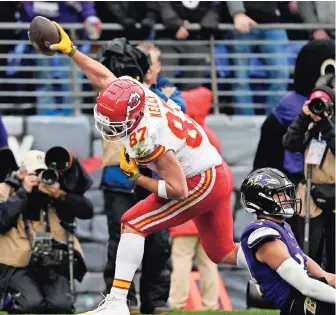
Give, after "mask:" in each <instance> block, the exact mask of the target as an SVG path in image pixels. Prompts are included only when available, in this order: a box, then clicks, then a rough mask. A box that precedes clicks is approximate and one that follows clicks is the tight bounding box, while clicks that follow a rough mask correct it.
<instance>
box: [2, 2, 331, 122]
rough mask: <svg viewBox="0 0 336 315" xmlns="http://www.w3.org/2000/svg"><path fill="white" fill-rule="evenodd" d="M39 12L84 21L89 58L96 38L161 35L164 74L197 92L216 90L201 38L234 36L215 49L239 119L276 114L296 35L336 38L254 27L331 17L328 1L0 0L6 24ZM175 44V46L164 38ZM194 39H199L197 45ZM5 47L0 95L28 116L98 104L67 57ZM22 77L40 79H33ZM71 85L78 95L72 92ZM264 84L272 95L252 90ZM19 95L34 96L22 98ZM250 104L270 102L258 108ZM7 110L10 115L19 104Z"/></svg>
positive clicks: (8, 36) (10, 32)
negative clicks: (113, 27) (193, 26)
mask: <svg viewBox="0 0 336 315" xmlns="http://www.w3.org/2000/svg"><path fill="white" fill-rule="evenodd" d="M37 15H42V16H45V17H47V18H49V19H51V20H55V21H57V22H60V23H63V24H64V23H83V25H84V28H83V30H78V31H76V32H75V33H72V36H73V37H76V40H75V41H77V42H78V41H79V40H82V41H81V42H80V44H78V46H79V49H80V51H82V52H83V53H85V54H90V53H92V54H96V53H97V52H99V50H100V47H101V45H97V44H96V43H95V42H94V41H95V40H97V39H99V40H103V41H109V40H112V39H113V38H116V37H126V38H127V39H128V40H135V41H148V40H150V41H153V40H158V41H161V42H159V44H158V46H159V48H160V50H161V56H162V58H161V60H160V63H161V64H162V67H161V75H162V77H165V78H168V79H170V80H171V81H172V82H173V83H175V84H176V85H177V86H178V87H179V88H180V89H181V90H190V89H193V88H196V87H198V86H200V85H203V86H207V87H211V84H210V83H209V82H210V81H211V80H209V77H210V73H211V71H210V56H209V45H208V44H205V43H204V41H205V40H209V39H210V37H211V36H214V38H215V39H218V40H228V41H227V42H226V44H223V43H218V44H216V45H215V49H214V50H215V54H216V66H217V75H218V77H219V78H222V79H229V80H222V81H220V83H219V85H218V88H219V90H220V91H230V92H227V93H222V94H220V102H222V103H225V104H232V107H230V106H229V107H228V108H225V109H224V111H225V113H228V114H232V113H233V114H242V115H254V114H268V113H270V111H271V110H272V108H273V107H274V106H275V105H276V104H277V103H278V101H279V99H280V97H281V96H282V95H283V94H284V93H285V92H286V91H287V90H290V86H289V85H288V82H290V81H289V78H290V77H291V71H290V66H293V65H294V63H295V57H296V54H297V53H298V51H299V50H300V48H301V47H302V45H303V44H302V43H301V44H298V43H297V42H291V41H297V40H309V39H312V38H313V39H333V38H334V36H335V34H334V32H330V30H325V29H323V28H319V29H312V30H310V31H308V30H285V29H282V28H279V27H277V28H274V29H259V28H253V27H254V26H255V25H259V24H278V23H280V24H281V23H314V24H328V23H332V21H334V20H335V19H334V16H335V8H334V3H333V2H331V1H326V2H322V1H321V2H319V1H317V2H315V1H268V2H267V3H265V2H258V1H256V2H255V1H254V2H248V1H230V2H229V1H213V2H207V1H204V2H203V1H202V2H200V1H176V2H175V1H174V2H170V1H162V2H161V1H157V2H151V1H148V2H146V1H144V2H143V1H125V2H121V1H120V2H119V1H112V2H109V1H97V2H94V1H85V2H84V1H83V2H82V1H66V2H62V1H53V2H47V1H25V2H23V1H15V2H9V1H2V2H1V3H0V17H1V19H0V20H1V21H2V22H12V23H17V22H19V23H20V22H26V23H29V22H30V21H31V20H32V19H33V18H34V17H35V16H37ZM108 23H117V24H120V25H121V26H122V27H123V28H122V29H121V30H111V29H108V30H107V29H104V27H103V26H104V24H108ZM157 23H162V24H163V26H164V29H162V30H155V28H154V25H155V24H157ZM190 23H197V24H199V25H200V28H199V29H198V30H193V29H190V28H188V25H189V24H190ZM220 23H225V24H231V23H233V25H234V30H227V31H223V30H219V24H220ZM103 29H104V30H103ZM0 36H1V37H0V40H13V39H14V40H23V39H24V40H27V39H28V38H27V33H26V31H21V30H18V29H6V30H2V31H1V35H0ZM169 40H170V41H171V40H174V41H177V42H176V43H175V44H172V43H171V42H167V43H168V44H164V42H162V41H169ZM195 40H198V41H201V42H199V43H198V44H194V43H195V42H194V43H193V41H195ZM256 41H257V42H256ZM258 41H259V42H258ZM263 41H264V42H263ZM272 42H274V43H272ZM8 43H9V44H8ZM0 53H1V54H8V56H7V58H1V59H0V63H1V64H0V66H1V68H0V69H1V70H0V73H1V77H2V78H6V79H9V80H8V83H7V82H4V84H2V91H4V92H5V94H2V96H0V103H5V104H12V105H13V104H15V105H18V106H19V105H20V104H21V105H22V104H27V103H28V104H36V107H35V106H34V109H33V110H32V111H28V112H27V111H26V113H28V114H35V113H36V114H40V115H45V114H47V115H69V114H71V113H73V107H74V106H73V104H74V102H75V101H76V102H78V103H80V104H83V103H86V104H92V103H93V102H94V97H92V96H91V95H92V94H90V93H87V94H84V96H83V93H82V92H90V91H92V87H91V86H90V84H87V83H85V82H83V79H84V77H83V75H82V74H80V73H78V75H77V82H78V84H77V86H76V87H74V84H73V82H72V80H71V76H72V75H73V73H72V72H71V66H70V63H69V60H67V59H66V58H63V57H62V56H61V55H59V54H56V55H55V56H54V57H53V58H35V57H38V56H34V57H32V58H22V55H29V54H36V52H35V51H33V49H32V46H31V45H28V44H25V43H22V42H21V43H18V44H16V45H15V44H12V42H8V41H7V42H5V43H4V44H1V45H0ZM267 54H269V55H267ZM237 56H242V57H241V58H238V57H237ZM270 56H271V57H270ZM293 56H294V57H293ZM32 67H35V68H34V69H35V70H34V71H31V69H32ZM11 79H19V80H18V81H15V80H11ZM20 79H34V80H31V81H30V82H29V83H27V81H23V80H20ZM253 79H262V80H259V81H258V80H257V81H253ZM222 82H225V83H222ZM226 82H229V83H226ZM34 90H36V92H33V91H34ZM74 90H77V91H78V94H79V95H77V96H74V94H73V91H74ZM231 90H232V92H231ZM261 90H262V91H266V92H264V93H259V94H258V93H254V92H255V91H261ZM18 91H20V92H21V91H25V92H27V93H26V94H20V93H16V94H15V92H18ZM85 95H90V96H88V97H87V96H85ZM258 95H261V96H258ZM253 104H254V105H255V104H266V106H259V107H258V106H257V105H256V106H254V105H253ZM46 105H48V106H46ZM18 106H17V107H16V111H15V112H16V113H17V108H18ZM5 107H6V106H5ZM260 107H263V108H260ZM5 112H6V113H9V114H10V113H13V110H6V111H5ZM21 113H25V112H24V111H21Z"/></svg>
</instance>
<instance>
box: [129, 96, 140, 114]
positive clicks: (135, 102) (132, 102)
mask: <svg viewBox="0 0 336 315" xmlns="http://www.w3.org/2000/svg"><path fill="white" fill-rule="evenodd" d="M140 103H141V99H140V95H139V94H138V93H136V92H133V93H132V94H131V95H130V97H129V99H128V103H127V106H128V107H129V108H128V111H131V110H134V109H135V108H137V107H138V106H139V105H140Z"/></svg>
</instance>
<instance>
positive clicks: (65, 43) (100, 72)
mask: <svg viewBox="0 0 336 315" xmlns="http://www.w3.org/2000/svg"><path fill="white" fill-rule="evenodd" d="M53 23H54V24H55V25H56V27H57V28H58V30H59V32H60V35H61V41H60V42H59V43H58V44H54V45H51V46H50V49H51V50H59V51H61V52H63V53H65V54H67V55H69V56H70V57H71V58H72V60H73V61H74V62H75V63H76V64H77V65H78V66H79V67H80V68H81V70H82V71H83V72H84V73H85V75H86V76H87V77H88V79H89V80H90V81H91V82H92V83H93V84H94V85H95V86H97V87H98V88H99V89H101V90H102V89H103V88H104V87H105V86H107V85H108V84H109V83H110V82H112V81H114V80H115V79H116V76H115V75H114V74H113V73H112V72H111V71H110V70H109V69H107V68H106V67H105V66H103V65H102V64H101V63H99V62H98V61H96V60H94V59H92V58H90V57H88V56H86V55H84V54H83V53H81V52H80V51H78V50H77V49H76V47H75V46H74V45H73V43H72V42H71V40H70V38H69V36H68V34H67V33H66V32H65V31H64V30H63V28H62V26H61V25H59V24H58V23H56V22H53Z"/></svg>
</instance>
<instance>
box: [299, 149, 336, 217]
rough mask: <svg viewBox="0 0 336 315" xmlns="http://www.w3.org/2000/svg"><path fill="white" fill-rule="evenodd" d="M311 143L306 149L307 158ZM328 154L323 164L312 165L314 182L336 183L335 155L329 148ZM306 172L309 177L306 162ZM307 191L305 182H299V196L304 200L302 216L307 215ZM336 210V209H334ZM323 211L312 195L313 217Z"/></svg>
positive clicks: (311, 209)
mask: <svg viewBox="0 0 336 315" xmlns="http://www.w3.org/2000/svg"><path fill="white" fill-rule="evenodd" d="M308 150H309V145H308V146H307V149H306V151H305V158H306V157H307V154H308ZM327 150H328V151H327V153H326V156H325V158H324V161H323V163H322V165H321V167H320V166H319V165H313V166H312V183H313V184H335V156H334V155H333V154H332V152H331V151H330V149H327ZM304 173H305V176H306V178H307V164H304ZM306 191H307V186H306V185H305V184H299V186H298V189H297V196H298V197H299V198H301V200H302V210H301V213H300V216H301V217H304V216H305V215H306ZM334 212H335V211H334ZM321 213H322V210H321V209H320V208H319V207H318V206H317V205H316V204H315V202H314V200H313V198H312V197H310V214H311V216H312V217H317V216H319V215H320V214H321Z"/></svg>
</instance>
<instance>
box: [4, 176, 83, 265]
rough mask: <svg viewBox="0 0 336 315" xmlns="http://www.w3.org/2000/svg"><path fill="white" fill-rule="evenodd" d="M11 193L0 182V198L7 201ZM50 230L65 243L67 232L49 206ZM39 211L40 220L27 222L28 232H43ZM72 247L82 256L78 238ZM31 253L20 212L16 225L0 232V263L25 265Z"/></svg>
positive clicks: (42, 221)
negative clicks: (4, 231) (2, 232)
mask: <svg viewBox="0 0 336 315" xmlns="http://www.w3.org/2000/svg"><path fill="white" fill-rule="evenodd" d="M12 195H13V189H12V188H11V187H10V186H9V185H8V184H6V183H1V184H0V200H2V201H7V200H8V198H9V197H10V196H12ZM47 215H48V217H49V225H50V232H51V235H52V238H53V239H54V240H55V241H57V242H59V243H66V241H67V232H66V231H65V230H64V228H63V227H62V226H61V225H60V220H59V218H58V216H57V214H56V210H55V209H54V208H52V207H50V208H49V210H48V213H47ZM43 217H44V216H43V215H42V211H41V216H40V221H33V222H29V223H28V224H29V229H30V232H31V233H32V232H45V230H46V224H45V222H44V219H43ZM74 249H75V250H77V251H78V252H79V253H80V254H81V255H82V256H83V252H82V249H81V247H80V245H79V242H78V239H77V238H74ZM30 255H31V244H30V241H29V240H28V238H27V233H26V231H25V224H24V220H23V218H22V214H21V215H20V216H19V219H18V221H17V226H16V227H13V228H11V229H10V230H9V231H8V232H7V233H5V234H0V264H4V265H8V266H12V267H26V266H27V265H28V262H29V259H30Z"/></svg>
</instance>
